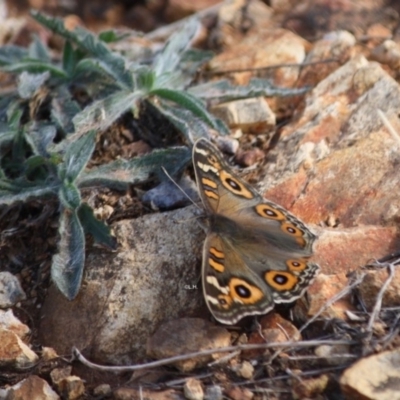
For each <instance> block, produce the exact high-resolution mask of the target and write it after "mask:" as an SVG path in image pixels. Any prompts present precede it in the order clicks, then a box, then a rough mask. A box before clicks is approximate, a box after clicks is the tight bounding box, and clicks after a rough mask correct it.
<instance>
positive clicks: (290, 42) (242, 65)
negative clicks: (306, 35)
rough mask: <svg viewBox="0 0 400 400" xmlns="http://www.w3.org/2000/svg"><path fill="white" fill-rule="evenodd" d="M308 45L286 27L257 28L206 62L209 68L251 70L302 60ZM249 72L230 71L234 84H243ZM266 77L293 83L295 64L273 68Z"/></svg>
mask: <svg viewBox="0 0 400 400" xmlns="http://www.w3.org/2000/svg"><path fill="white" fill-rule="evenodd" d="M260 43H262V46H260V45H259V44H260ZM308 46H309V44H308V42H307V41H306V40H304V39H303V38H301V37H300V36H297V35H296V34H294V33H293V32H290V31H288V30H286V29H281V28H275V29H273V28H268V27H266V28H259V29H257V30H255V31H254V32H253V34H252V35H247V36H246V37H245V38H244V39H243V40H241V41H240V42H237V41H236V42H235V43H232V45H231V46H230V47H229V48H228V49H226V50H225V51H224V52H222V53H221V54H219V55H217V56H215V57H214V58H213V59H212V60H211V61H210V62H209V68H210V69H211V71H218V70H221V71H222V70H223V71H225V70H239V69H240V70H243V69H248V70H253V69H254V68H261V67H262V68H265V67H268V66H271V65H274V66H275V65H277V64H285V63H302V62H303V61H304V59H305V56H306V47H308ZM250 76H251V72H246V73H243V72H241V73H236V74H233V77H234V79H235V80H236V83H238V84H246V83H247V81H248V79H249V78H250ZM269 77H270V78H271V79H272V82H273V83H274V84H275V85H276V86H283V87H293V86H294V84H295V83H296V80H297V79H298V77H299V68H277V69H274V70H273V71H272V72H271V74H270V75H269ZM246 78H247V79H246ZM273 110H275V109H274V108H273Z"/></svg>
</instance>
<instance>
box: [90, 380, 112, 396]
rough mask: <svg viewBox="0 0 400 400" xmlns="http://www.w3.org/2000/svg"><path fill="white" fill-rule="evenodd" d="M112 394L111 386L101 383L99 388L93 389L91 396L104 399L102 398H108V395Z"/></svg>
mask: <svg viewBox="0 0 400 400" xmlns="http://www.w3.org/2000/svg"><path fill="white" fill-rule="evenodd" d="M111 393H112V390H111V386H110V385H109V384H108V383H102V384H101V385H99V386H96V387H95V388H94V389H93V394H94V395H95V396H96V397H100V398H104V397H107V396H108V397H110V394H111Z"/></svg>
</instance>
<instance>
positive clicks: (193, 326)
mask: <svg viewBox="0 0 400 400" xmlns="http://www.w3.org/2000/svg"><path fill="white" fill-rule="evenodd" d="M230 338H231V337H230V334H229V332H228V331H227V330H226V329H225V328H222V327H220V326H215V325H213V324H212V323H211V322H208V321H205V320H203V319H199V318H182V319H177V320H170V321H167V322H166V323H164V324H163V325H161V326H160V328H159V329H158V330H157V331H156V332H155V334H154V335H153V336H152V337H151V338H149V340H148V343H147V355H148V356H149V357H152V358H155V359H157V360H159V359H163V358H167V357H173V356H177V355H181V354H187V353H192V352H197V351H202V350H208V349H216V350H217V349H218V347H226V346H229V345H230ZM220 356H221V355H220V354H218V353H217V351H216V353H215V354H212V355H204V356H199V357H196V358H193V359H190V360H184V361H177V362H175V363H174V365H175V366H176V367H177V368H178V369H179V370H180V371H183V372H189V371H192V370H193V369H194V368H198V367H200V366H204V365H206V364H207V363H208V362H210V361H212V360H216V359H218V358H220Z"/></svg>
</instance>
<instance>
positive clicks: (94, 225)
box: [78, 203, 117, 250]
mask: <svg viewBox="0 0 400 400" xmlns="http://www.w3.org/2000/svg"><path fill="white" fill-rule="evenodd" d="M78 216H79V220H80V221H81V224H82V226H83V229H84V231H85V233H86V234H90V235H92V236H93V239H94V240H95V242H96V243H99V244H102V245H103V246H107V247H108V248H110V249H112V250H115V249H116V245H117V241H116V239H115V237H113V236H112V235H111V229H110V227H109V226H107V225H106V224H105V223H104V222H103V221H100V220H98V219H97V218H96V217H95V216H94V214H93V210H92V208H91V207H90V206H89V205H88V204H87V203H82V204H81V206H80V207H79V210H78Z"/></svg>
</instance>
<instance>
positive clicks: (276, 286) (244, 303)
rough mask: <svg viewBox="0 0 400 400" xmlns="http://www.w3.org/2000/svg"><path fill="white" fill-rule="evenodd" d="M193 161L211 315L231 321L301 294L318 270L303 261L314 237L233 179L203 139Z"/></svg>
mask: <svg viewBox="0 0 400 400" xmlns="http://www.w3.org/2000/svg"><path fill="white" fill-rule="evenodd" d="M193 164H194V170H195V173H196V180H197V185H198V189H199V193H200V197H201V199H202V201H203V204H204V207H205V210H206V214H207V229H208V230H207V237H206V240H205V242H204V249H203V266H202V279H203V291H204V297H205V300H206V303H207V306H208V308H209V309H210V311H211V313H212V314H213V316H214V317H215V318H216V319H217V320H218V321H220V322H222V323H225V324H234V323H235V322H237V321H238V320H240V319H241V318H243V317H245V316H247V315H256V314H265V313H266V312H268V311H269V310H271V309H272V308H273V307H274V304H275V303H290V302H292V301H294V300H296V299H298V298H299V297H301V296H302V295H303V294H304V292H305V290H306V289H307V287H308V286H309V284H310V283H311V281H312V280H313V278H314V277H315V275H316V274H317V272H318V270H319V267H318V265H317V264H314V263H312V262H310V261H309V259H310V256H311V255H312V247H313V243H314V241H315V239H316V236H315V235H314V234H313V233H312V232H311V231H310V230H309V229H308V228H307V227H306V226H305V225H304V224H303V223H302V222H301V221H300V220H299V219H298V218H296V217H295V216H294V215H292V214H291V213H289V212H288V211H286V210H285V209H284V208H282V207H280V206H278V205H277V204H275V203H272V202H271V201H267V200H265V199H263V198H262V197H261V195H260V194H258V193H257V192H256V191H255V190H254V189H253V188H252V187H251V186H250V185H249V184H247V183H246V182H244V181H243V180H242V179H240V178H239V177H237V176H236V175H235V174H234V173H233V171H232V170H231V168H230V167H229V166H228V164H227V163H226V162H225V161H224V159H223V158H222V156H221V154H220V153H219V151H218V150H217V149H216V148H215V147H214V146H213V145H212V144H211V143H210V142H209V141H207V140H205V139H199V140H198V141H197V142H196V143H195V145H194V147H193Z"/></svg>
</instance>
